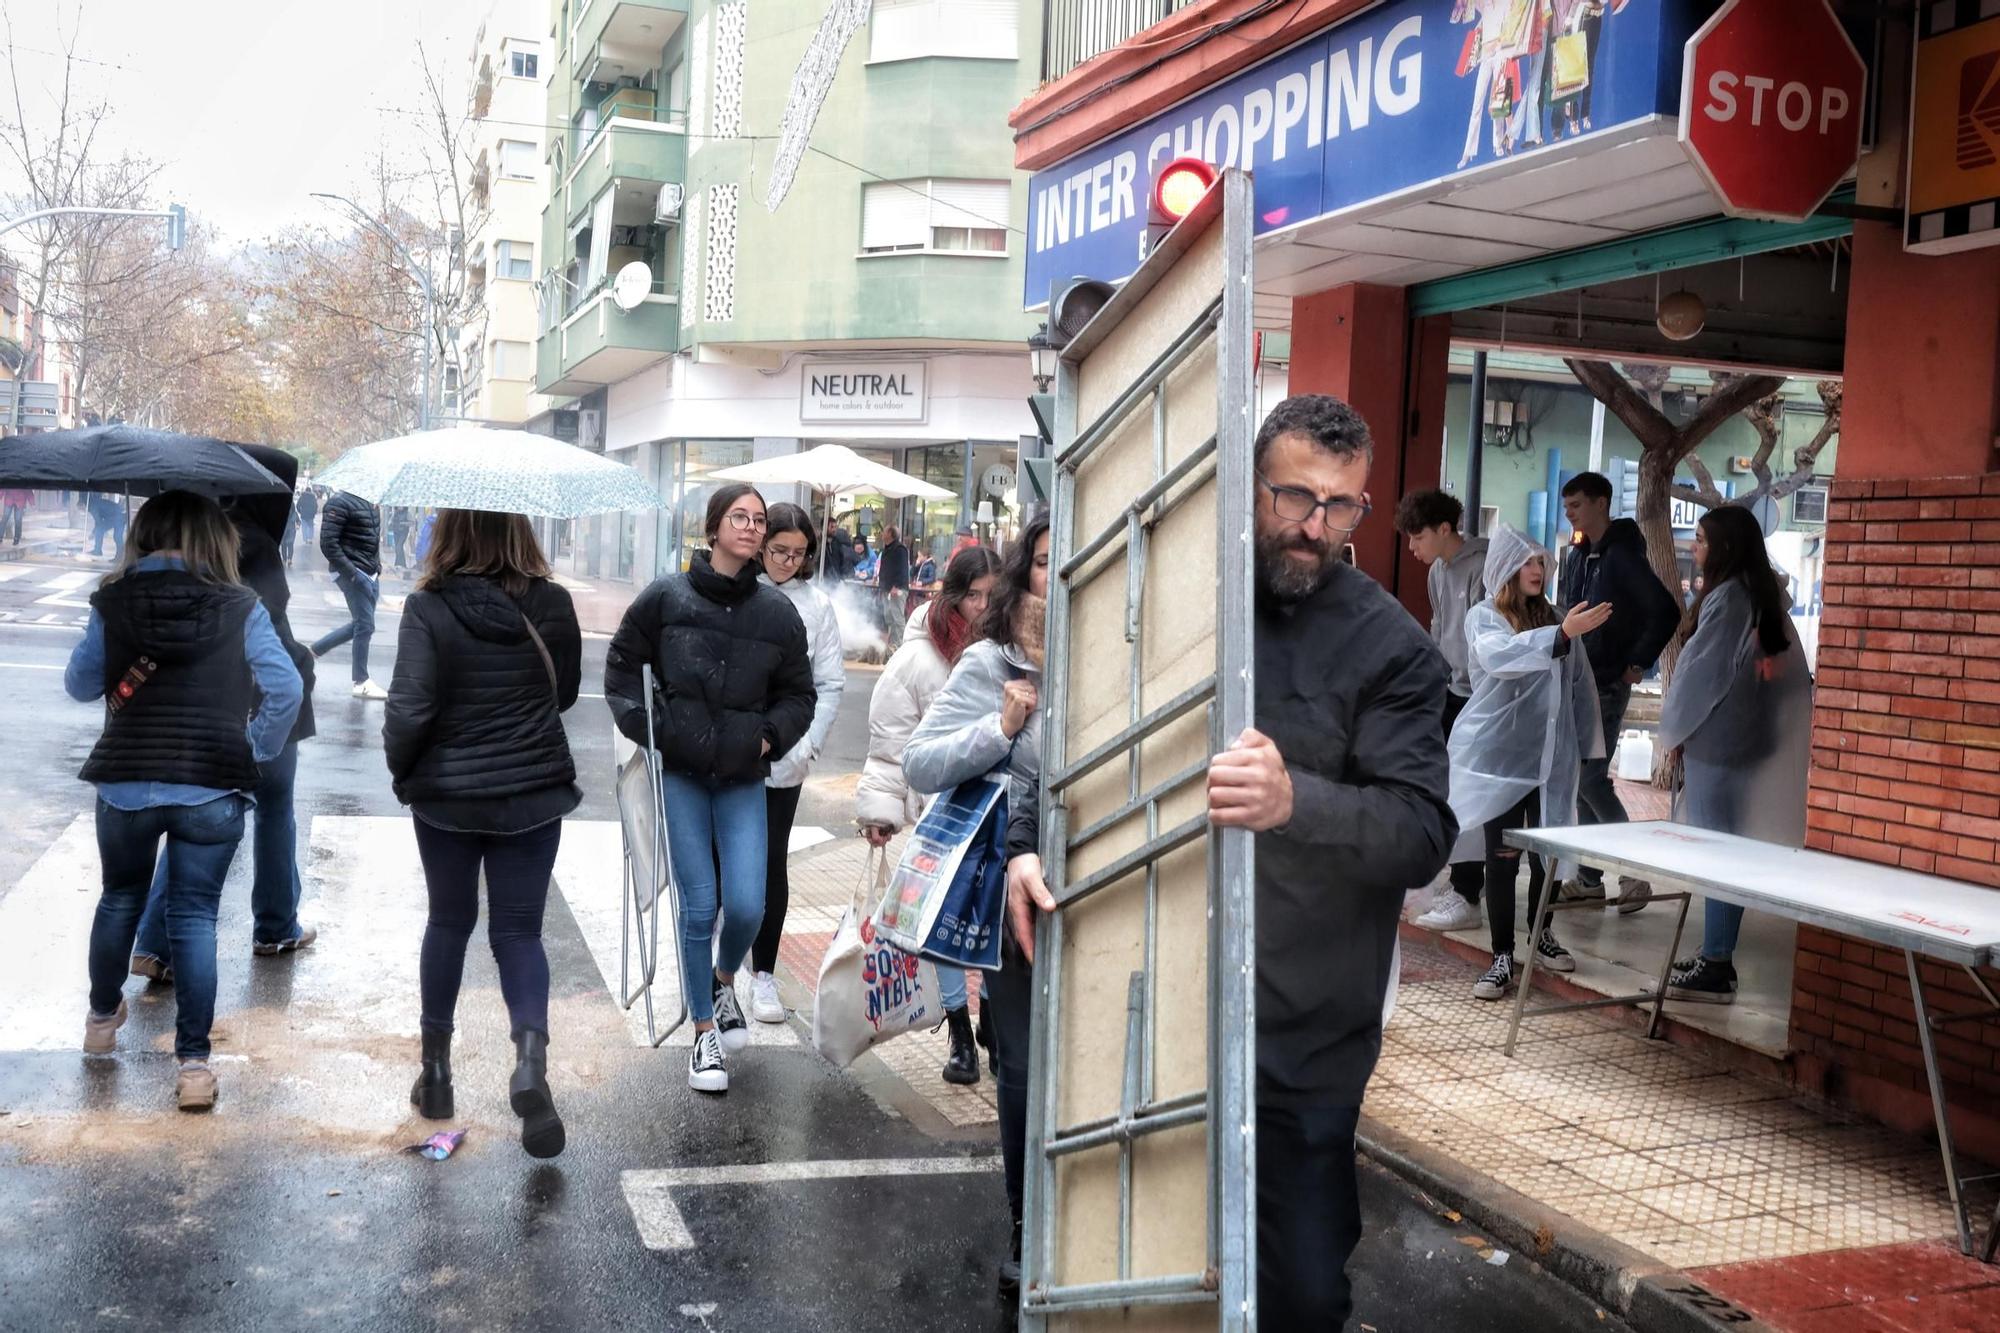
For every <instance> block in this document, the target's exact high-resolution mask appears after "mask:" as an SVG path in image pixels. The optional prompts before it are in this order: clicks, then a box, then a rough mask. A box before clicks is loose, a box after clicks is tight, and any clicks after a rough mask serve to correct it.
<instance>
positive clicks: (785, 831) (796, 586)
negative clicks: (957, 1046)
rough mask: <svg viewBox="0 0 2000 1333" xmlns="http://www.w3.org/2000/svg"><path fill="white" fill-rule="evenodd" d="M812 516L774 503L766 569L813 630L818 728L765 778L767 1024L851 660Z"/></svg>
mask: <svg viewBox="0 0 2000 1333" xmlns="http://www.w3.org/2000/svg"><path fill="white" fill-rule="evenodd" d="M815 545H816V543H815V542H814V540H813V523H812V516H811V515H810V514H808V513H806V511H805V510H803V509H801V508H799V507H798V506H797V505H793V504H778V505H772V506H771V512H770V518H769V520H768V522H767V524H766V526H765V530H764V557H763V563H764V573H763V576H762V579H761V580H760V581H761V582H762V583H763V584H764V586H765V587H767V588H776V589H777V590H778V591H779V592H781V593H783V594H784V595H785V598H786V600H788V601H790V602H791V604H792V608H793V609H794V610H796V611H797V612H798V613H799V619H800V620H801V621H803V622H804V624H805V627H806V649H807V651H808V652H809V653H810V654H811V655H812V675H813V688H814V689H815V690H817V691H818V692H819V698H818V700H817V701H816V702H815V703H814V704H813V714H812V725H811V726H810V727H808V728H806V734H805V737H804V739H802V740H800V741H799V743H798V744H796V745H794V746H793V747H792V748H791V749H790V750H787V751H786V752H785V753H784V754H783V755H781V756H780V757H778V758H776V759H774V760H772V761H771V776H770V777H768V778H766V779H764V823H765V835H764V842H765V849H764V924H763V926H762V927H760V928H759V929H758V931H757V940H756V943H754V944H753V945H751V947H750V970H751V972H752V976H751V979H750V1017H752V1018H754V1019H756V1020H757V1021H758V1022H759V1023H782V1022H784V1021H785V1006H784V1004H783V1003H782V1002H781V1001H780V1000H779V999H778V982H777V978H776V977H774V976H773V975H772V973H773V972H775V971H776V970H777V966H778V941H779V940H780V939H782V938H783V936H784V933H785V911H786V909H787V908H788V907H789V906H790V905H791V900H792V884H791V878H790V876H789V875H787V873H786V866H785V862H786V853H787V851H788V849H789V848H790V846H791V841H792V821H793V820H794V819H795V818H797V817H798V813H799V792H800V791H801V790H802V789H803V787H804V785H805V780H806V775H807V774H808V773H809V772H811V771H812V765H813V761H814V760H815V759H817V758H819V752H820V749H821V748H822V747H823V746H825V744H826V737H827V733H828V732H830V731H832V730H833V717H834V714H835V713H837V712H839V711H840V694H841V691H842V689H844V688H845V687H846V684H847V664H846V663H845V662H844V661H843V660H842V659H841V651H840V617H839V616H838V615H836V614H835V613H834V609H833V600H832V599H831V598H829V597H828V596H827V595H826V594H825V593H823V592H821V591H820V590H819V588H818V587H816V586H814V584H813V582H812V576H813V574H814V573H815V572H816V571H815V569H814V568H813V561H814V557H815V556H816V555H817V554H818V553H817V551H816V550H815V549H814V548H815Z"/></svg>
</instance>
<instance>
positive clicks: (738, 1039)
mask: <svg viewBox="0 0 2000 1333" xmlns="http://www.w3.org/2000/svg"><path fill="white" fill-rule="evenodd" d="M715 1031H716V1035H717V1036H718V1037H720V1038H721V1041H722V1049H723V1050H725V1051H729V1052H732V1053H733V1052H736V1051H740V1050H742V1049H743V1048H744V1047H745V1046H748V1045H749V1044H750V1025H749V1024H748V1023H746V1022H744V1021H743V1006H742V1005H740V1004H738V1003H737V1002H736V987H735V986H734V985H733V984H731V983H730V982H727V981H720V980H718V981H717V982H716V983H715Z"/></svg>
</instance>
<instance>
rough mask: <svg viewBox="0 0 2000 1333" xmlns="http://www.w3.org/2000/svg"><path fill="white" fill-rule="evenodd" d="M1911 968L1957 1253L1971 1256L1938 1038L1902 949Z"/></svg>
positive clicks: (1912, 958) (1909, 954)
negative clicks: (1956, 1238) (1954, 1226)
mask: <svg viewBox="0 0 2000 1333" xmlns="http://www.w3.org/2000/svg"><path fill="white" fill-rule="evenodd" d="M1903 961H1904V962H1906V963H1907V964H1909V968H1910V1004H1911V1007H1913V1008H1914V1009H1915V1010H1916V1018H1917V1042H1918V1044H1919V1045H1921V1046H1922V1047H1923V1051H1924V1078H1925V1079H1926V1080H1927V1081H1928V1082H1929V1084H1930V1090H1931V1112H1932V1114H1933V1115H1935V1116H1936V1117H1937V1132H1938V1153H1939V1155H1940V1156H1942V1157H1943V1158H1944V1183H1945V1188H1946V1189H1947V1190H1949V1191H1950V1193H1951V1212H1952V1218H1953V1220H1954V1221H1955V1222H1957V1224H1958V1252H1959V1253H1960V1254H1971V1253H1972V1226H1971V1223H1970V1222H1969V1221H1968V1220H1967V1218H1966V1208H1965V1193H1964V1191H1963V1190H1962V1189H1961V1188H1960V1187H1959V1179H1958V1153H1957V1152H1956V1151H1955V1150H1954V1149H1953V1147H1952V1143H1951V1111H1950V1108H1949V1107H1948V1105H1947V1104H1946V1102H1945V1096H1944V1078H1943V1076H1942V1075H1940V1074H1939V1073H1938V1063H1937V1037H1936V1035H1935V1034H1934V1033H1932V1031H1931V1016H1930V1010H1929V1009H1928V1008H1926V1007H1925V1005H1924V979H1923V977H1922V975H1921V974H1920V973H1919V972H1918V970H1917V955H1916V954H1915V953H1914V952H1913V951H1911V950H1909V949H1905V950H1903Z"/></svg>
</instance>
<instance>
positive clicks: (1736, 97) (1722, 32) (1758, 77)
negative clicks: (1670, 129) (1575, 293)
mask: <svg viewBox="0 0 2000 1333" xmlns="http://www.w3.org/2000/svg"><path fill="white" fill-rule="evenodd" d="M1867 82H1868V67H1867V65H1865V64H1864V63H1863V62H1862V59H1861V53H1860V52H1858V51H1856V50H1855V49H1854V43H1853V42H1852V41H1850V40H1849V39H1848V36H1847V32H1846V30H1845V29H1843V28H1842V27H1841V26H1840V20H1839V19H1837V18H1836V17H1835V16H1834V13H1833V6H1832V5H1831V4H1829V3H1828V0H1728V3H1726V4H1724V5H1723V6H1722V8H1721V9H1719V10H1717V11H1716V14H1715V17H1714V18H1712V19H1710V20H1709V21H1708V22H1707V23H1704V24H1703V25H1702V26H1701V31H1699V32H1697V33H1695V35H1694V36H1692V37H1690V38H1689V39H1688V44H1687V55H1686V59H1685V61H1684V63H1683V66H1682V73H1681V129H1680V141H1681V148H1682V149H1683V150H1684V151H1685V152H1686V153H1687V155H1688V160H1689V161H1690V162H1692V163H1694V165H1695V169H1696V170H1697V171H1699V172H1701V174H1702V176H1703V177H1704V178H1705V179H1706V180H1707V181H1708V186H1709V188H1710V189H1711V190H1713V191H1715V195H1716V198H1718V199H1720V200H1721V201H1722V211H1723V212H1725V213H1728V214H1729V215H1730V216H1732V217H1739V218H1768V219H1771V220H1773V221H1778V222H1797V221H1799V220H1801V219H1803V218H1806V217H1809V216H1811V214H1812V212H1813V210H1814V209H1816V208H1818V207H1819V206H1820V204H1821V203H1823V202H1824V201H1825V199H1826V197H1827V195H1829V194H1831V193H1832V192H1833V189H1834V187H1835V186H1837V185H1839V184H1840V182H1841V181H1842V180H1843V179H1845V178H1846V176H1847V173H1848V172H1850V171H1852V170H1853V169H1854V164H1855V161H1856V160H1857V159H1858V158H1859V156H1860V154H1861V105H1862V103H1861V99H1862V98H1863V97H1864V96H1865V95H1866V93H1867Z"/></svg>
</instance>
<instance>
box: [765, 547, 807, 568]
mask: <svg viewBox="0 0 2000 1333" xmlns="http://www.w3.org/2000/svg"><path fill="white" fill-rule="evenodd" d="M764 558H765V559H766V560H775V561H776V562H777V563H779V564H781V565H796V564H801V563H803V562H804V560H805V558H806V552H805V548H804V547H803V546H802V547H800V548H799V549H798V550H796V551H795V550H792V549H790V548H789V547H784V546H766V547H765V548H764Z"/></svg>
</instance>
